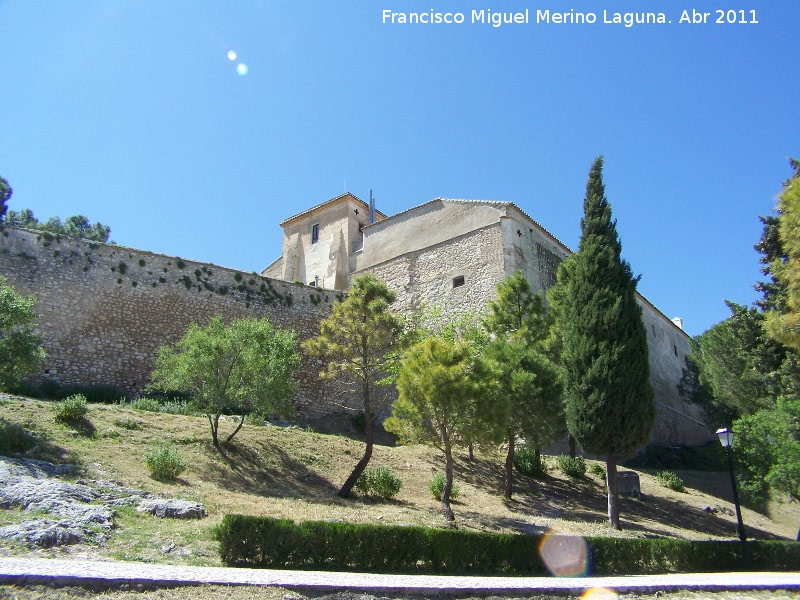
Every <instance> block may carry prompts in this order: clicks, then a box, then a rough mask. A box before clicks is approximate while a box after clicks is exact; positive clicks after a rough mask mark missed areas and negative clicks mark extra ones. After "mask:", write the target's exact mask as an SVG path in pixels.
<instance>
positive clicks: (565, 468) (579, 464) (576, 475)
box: [556, 454, 586, 479]
mask: <svg viewBox="0 0 800 600" xmlns="http://www.w3.org/2000/svg"><path fill="white" fill-rule="evenodd" d="M556 464H557V465H558V469H559V470H560V471H561V472H562V473H564V475H566V476H567V477H571V478H572V479H580V478H581V477H583V476H584V475H586V461H585V460H583V457H582V456H576V457H575V458H572V457H571V456H567V455H566V454H559V455H558V456H556Z"/></svg>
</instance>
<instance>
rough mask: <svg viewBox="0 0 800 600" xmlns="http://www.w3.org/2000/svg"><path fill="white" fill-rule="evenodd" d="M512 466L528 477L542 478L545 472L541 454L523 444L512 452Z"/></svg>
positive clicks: (544, 463)
mask: <svg viewBox="0 0 800 600" xmlns="http://www.w3.org/2000/svg"><path fill="white" fill-rule="evenodd" d="M514 468H515V469H516V470H517V471H518V472H519V473H521V474H522V475H527V476H528V477H536V478H542V477H544V476H545V475H546V474H547V463H546V462H545V460H544V459H543V458H542V456H541V455H537V454H536V451H535V450H533V449H530V448H526V447H524V446H523V447H522V448H520V449H519V450H517V451H516V452H514Z"/></svg>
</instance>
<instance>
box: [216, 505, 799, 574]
mask: <svg viewBox="0 0 800 600" xmlns="http://www.w3.org/2000/svg"><path fill="white" fill-rule="evenodd" d="M214 535H215V538H216V539H217V541H218V542H219V552H220V556H221V558H222V562H223V563H224V564H226V565H228V566H239V567H261V568H273V569H275V568H279V569H313V570H327V571H357V572H359V571H360V572H370V573H420V572H426V573H465V574H467V573H473V574H488V575H494V574H497V575H546V574H547V570H546V567H545V566H544V565H543V564H542V560H541V559H540V558H539V551H538V548H539V546H540V543H541V541H542V537H541V536H536V535H509V534H499V533H484V532H475V531H461V530H450V529H436V528H430V529H424V528H422V527H413V526H412V527H395V526H391V525H372V524H356V523H328V522H319V521H305V522H302V523H294V522H293V521H289V520H287V519H275V518H271V517H256V516H245V515H225V516H224V517H223V519H222V523H220V525H219V526H218V527H217V528H216V530H215V534H214ZM586 542H587V545H588V548H587V558H590V561H589V563H588V565H590V566H591V572H590V573H588V574H591V575H637V574H645V573H670V572H676V573H695V572H698V573H703V572H711V571H726V572H727V571H773V570H774V571H797V570H800V544H797V543H796V542H785V541H758V542H756V541H750V542H746V543H744V544H743V543H741V542H739V541H733V542H731V541H724V542H723V541H689V540H672V539H658V538H655V539H625V538H588V539H587V540H586Z"/></svg>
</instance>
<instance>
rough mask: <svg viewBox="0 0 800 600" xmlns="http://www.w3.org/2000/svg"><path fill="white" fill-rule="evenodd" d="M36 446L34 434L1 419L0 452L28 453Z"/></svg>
mask: <svg viewBox="0 0 800 600" xmlns="http://www.w3.org/2000/svg"><path fill="white" fill-rule="evenodd" d="M36 444H37V441H36V438H35V437H34V436H33V434H31V433H30V432H28V431H27V430H25V429H23V428H22V427H20V426H19V425H17V424H16V423H9V422H8V421H6V420H5V419H3V418H0V452H26V451H28V450H30V449H31V448H33V447H34V446H36Z"/></svg>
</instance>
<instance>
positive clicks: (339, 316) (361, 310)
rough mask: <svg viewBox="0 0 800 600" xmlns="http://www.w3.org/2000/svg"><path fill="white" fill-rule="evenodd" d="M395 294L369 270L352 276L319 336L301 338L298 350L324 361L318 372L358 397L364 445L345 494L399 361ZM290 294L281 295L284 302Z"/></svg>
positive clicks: (400, 328) (346, 487)
mask: <svg viewBox="0 0 800 600" xmlns="http://www.w3.org/2000/svg"><path fill="white" fill-rule="evenodd" d="M395 297H396V294H395V293H394V292H393V291H391V290H390V289H389V288H388V287H386V284H384V283H383V282H381V281H379V280H378V279H377V278H375V277H374V276H373V275H361V276H360V277H357V278H356V279H355V280H354V281H353V284H352V286H351V288H350V292H349V293H348V295H347V297H346V298H345V299H344V300H343V301H341V302H338V303H336V304H334V305H333V308H332V310H331V313H330V315H329V316H328V317H327V318H325V319H323V320H322V322H321V323H320V332H319V335H318V336H317V337H315V338H311V339H309V340H306V341H305V342H304V343H303V349H304V350H305V351H306V352H308V354H310V355H311V356H318V357H321V358H322V360H323V361H324V362H325V364H326V368H325V370H324V371H322V372H321V373H320V377H322V378H324V379H333V380H336V381H337V383H339V384H340V385H342V386H344V387H346V388H348V390H349V391H350V393H351V394H353V395H354V396H355V397H358V398H359V399H360V400H361V406H362V409H363V411H364V425H365V434H366V435H365V438H366V439H365V450H364V455H363V457H362V458H361V460H360V461H359V462H358V464H356V466H355V468H354V469H353V471H352V473H350V476H349V477H348V478H347V479H346V480H345V482H344V484H343V485H342V487H341V489H340V490H339V496H341V497H344V498H346V497H347V496H349V495H350V490H352V488H353V486H354V485H355V483H356V481H357V480H358V477H359V476H360V475H361V473H362V472H363V471H364V469H366V468H367V465H368V464H369V459H370V457H371V456H372V446H373V444H374V431H373V422H372V421H373V415H374V414H375V413H376V412H377V410H378V409H379V408H381V407H382V406H383V405H384V404H385V403H386V402H387V400H388V393H387V386H388V384H390V383H391V381H390V380H388V379H387V374H388V373H390V372H391V371H393V370H394V369H395V368H396V367H395V366H394V365H395V364H396V363H397V362H398V361H399V354H398V353H399V351H400V349H401V348H402V346H403V343H404V342H403V339H404V329H405V328H404V323H403V321H402V320H401V319H400V318H399V317H398V316H397V315H395V314H393V313H392V312H391V310H390V307H391V304H392V302H394V300H395ZM289 300H290V297H287V298H286V301H287V304H288V303H289Z"/></svg>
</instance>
